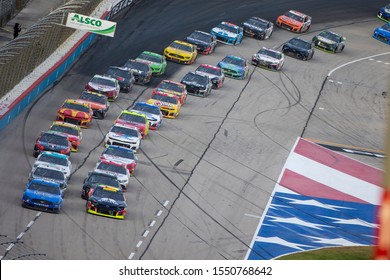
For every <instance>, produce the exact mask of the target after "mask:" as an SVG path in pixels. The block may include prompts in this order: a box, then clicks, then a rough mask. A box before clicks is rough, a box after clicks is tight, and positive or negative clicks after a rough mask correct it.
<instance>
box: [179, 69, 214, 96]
mask: <svg viewBox="0 0 390 280" xmlns="http://www.w3.org/2000/svg"><path fill="white" fill-rule="evenodd" d="M180 83H182V84H183V85H185V86H186V89H187V92H188V94H191V95H195V96H201V97H206V96H208V95H209V94H210V92H211V88H212V83H211V80H210V77H209V76H207V75H204V74H201V73H199V72H198V73H197V72H194V71H191V72H188V73H187V74H186V75H185V76H184V77H183V78H182V79H181V81H180Z"/></svg>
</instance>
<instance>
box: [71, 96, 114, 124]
mask: <svg viewBox="0 0 390 280" xmlns="http://www.w3.org/2000/svg"><path fill="white" fill-rule="evenodd" d="M77 101H80V102H83V103H87V104H89V105H90V106H91V109H92V117H94V118H97V119H101V120H102V119H104V118H105V117H106V114H107V112H108V109H109V108H110V103H109V102H108V98H107V96H106V95H103V94H100V93H97V92H92V91H83V92H82V93H81V95H80V96H79V98H78V99H77Z"/></svg>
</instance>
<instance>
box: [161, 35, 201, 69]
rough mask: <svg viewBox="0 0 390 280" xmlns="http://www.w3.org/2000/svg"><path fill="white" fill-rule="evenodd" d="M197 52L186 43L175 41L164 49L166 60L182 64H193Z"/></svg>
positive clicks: (191, 45)
mask: <svg viewBox="0 0 390 280" xmlns="http://www.w3.org/2000/svg"><path fill="white" fill-rule="evenodd" d="M197 55H198V52H197V50H196V46H195V45H193V44H190V43H187V42H183V41H179V40H175V41H173V42H172V43H171V44H170V45H169V46H168V47H166V48H165V49H164V56H165V57H166V59H168V60H171V61H175V62H178V63H183V64H192V63H194V61H195V59H196V57H197Z"/></svg>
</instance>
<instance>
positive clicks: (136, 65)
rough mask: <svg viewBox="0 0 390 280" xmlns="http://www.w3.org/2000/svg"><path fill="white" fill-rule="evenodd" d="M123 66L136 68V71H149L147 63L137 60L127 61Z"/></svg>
mask: <svg viewBox="0 0 390 280" xmlns="http://www.w3.org/2000/svg"><path fill="white" fill-rule="evenodd" d="M124 67H125V68H129V69H133V70H137V71H142V72H148V71H149V65H147V64H145V63H143V62H138V61H131V60H129V61H127V62H126V63H125V65H124Z"/></svg>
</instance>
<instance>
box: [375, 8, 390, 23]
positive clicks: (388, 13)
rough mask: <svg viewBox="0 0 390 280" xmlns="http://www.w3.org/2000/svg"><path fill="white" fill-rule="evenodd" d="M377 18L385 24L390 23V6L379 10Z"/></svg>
mask: <svg viewBox="0 0 390 280" xmlns="http://www.w3.org/2000/svg"><path fill="white" fill-rule="evenodd" d="M377 17H378V18H380V19H381V20H383V21H385V22H389V21H390V4H388V5H386V6H384V7H382V8H380V9H379V11H378V14H377Z"/></svg>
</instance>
